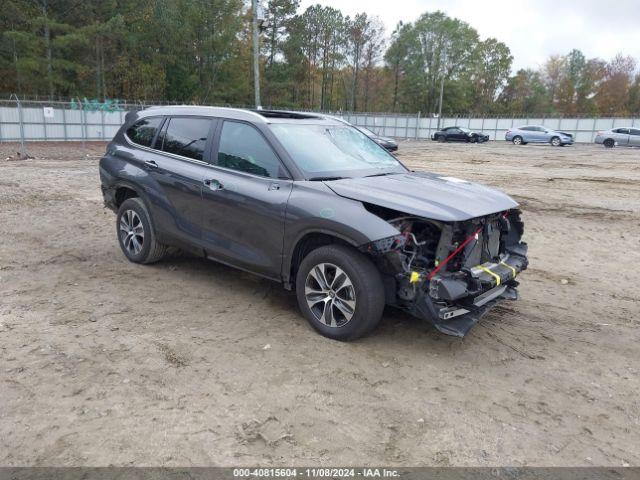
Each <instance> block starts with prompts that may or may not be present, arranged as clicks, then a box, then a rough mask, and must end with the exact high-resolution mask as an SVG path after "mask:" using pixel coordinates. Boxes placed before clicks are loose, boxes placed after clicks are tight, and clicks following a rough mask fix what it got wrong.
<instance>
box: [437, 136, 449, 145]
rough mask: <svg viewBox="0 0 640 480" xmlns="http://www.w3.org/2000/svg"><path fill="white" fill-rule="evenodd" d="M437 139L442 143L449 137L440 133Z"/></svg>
mask: <svg viewBox="0 0 640 480" xmlns="http://www.w3.org/2000/svg"><path fill="white" fill-rule="evenodd" d="M436 140H437V141H438V142H440V143H444V142H446V141H447V138H446V137H445V136H444V135H438V136H437V137H436Z"/></svg>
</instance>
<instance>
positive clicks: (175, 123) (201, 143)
mask: <svg viewBox="0 0 640 480" xmlns="http://www.w3.org/2000/svg"><path fill="white" fill-rule="evenodd" d="M212 124H213V122H212V120H211V119H208V118H196V117H171V118H169V119H168V120H167V124H166V125H165V127H164V128H163V129H162V132H160V136H159V137H158V141H157V142H156V144H157V145H156V148H158V149H159V150H162V151H164V152H167V153H173V154H174V155H180V156H181V157H187V158H192V159H194V160H201V161H203V160H204V151H205V148H206V145H207V139H208V138H209V135H210V132H211V126H212Z"/></svg>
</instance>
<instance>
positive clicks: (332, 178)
mask: <svg viewBox="0 0 640 480" xmlns="http://www.w3.org/2000/svg"><path fill="white" fill-rule="evenodd" d="M345 178H349V177H311V178H309V180H310V181H312V182H325V181H327V182H328V181H329V180H343V179H345Z"/></svg>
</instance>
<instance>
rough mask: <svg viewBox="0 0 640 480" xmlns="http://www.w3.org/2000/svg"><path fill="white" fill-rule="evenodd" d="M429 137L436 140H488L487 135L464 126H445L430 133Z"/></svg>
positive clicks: (478, 141) (474, 141) (477, 141)
mask: <svg viewBox="0 0 640 480" xmlns="http://www.w3.org/2000/svg"><path fill="white" fill-rule="evenodd" d="M431 139H432V140H435V141H436V142H468V143H483V142H487V141H489V135H485V134H483V133H481V132H475V131H473V130H469V129H468V128H465V127H445V128H443V129H442V130H438V131H437V132H435V133H434V134H433V135H431Z"/></svg>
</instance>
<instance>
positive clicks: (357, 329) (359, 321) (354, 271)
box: [296, 244, 385, 340]
mask: <svg viewBox="0 0 640 480" xmlns="http://www.w3.org/2000/svg"><path fill="white" fill-rule="evenodd" d="M296 296H297V298H298V305H299V306H300V311H301V312H302V314H303V315H304V316H305V318H306V319H307V321H308V322H309V324H310V325H311V326H312V327H313V328H315V329H316V330H317V331H318V332H320V333H321V334H322V335H324V336H325V337H329V338H333V339H334V340H353V339H355V338H358V337H361V336H363V335H365V334H367V333H368V332H370V331H371V330H373V329H374V328H375V326H376V325H377V324H378V323H379V322H380V318H381V317H382V310H383V309H384V303H385V291H384V285H383V283H382V277H381V275H380V272H379V271H378V269H377V267H376V266H375V264H374V263H373V262H372V261H371V259H370V258H369V257H367V256H366V255H364V254H363V253H362V252H359V251H358V250H357V249H355V248H353V247H349V246H347V245H337V244H330V245H324V246H322V247H318V248H316V249H315V250H312V251H311V252H309V253H308V254H307V255H306V256H305V257H304V259H303V260H302V262H301V263H300V266H299V267H298V268H297V272H296Z"/></svg>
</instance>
